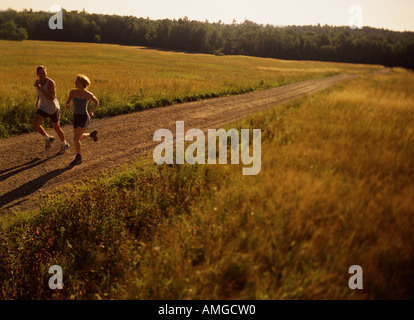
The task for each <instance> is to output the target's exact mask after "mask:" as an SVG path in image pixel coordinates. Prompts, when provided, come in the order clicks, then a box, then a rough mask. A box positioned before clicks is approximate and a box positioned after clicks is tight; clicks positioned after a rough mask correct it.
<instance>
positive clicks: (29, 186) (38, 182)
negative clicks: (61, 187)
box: [0, 158, 73, 208]
mask: <svg viewBox="0 0 414 320" xmlns="http://www.w3.org/2000/svg"><path fill="white" fill-rule="evenodd" d="M49 159H50V158H49ZM72 168H73V166H70V165H69V166H67V167H65V168H61V169H56V170H53V171H50V172H48V173H45V174H44V175H42V176H40V177H38V178H36V179H34V180H32V181H29V182H26V183H25V184H23V185H21V186H20V187H18V188H16V189H14V190H12V191H9V192H7V193H5V194H3V195H2V196H0V208H2V207H3V206H5V205H7V204H9V203H10V202H13V201H15V200H18V199H21V198H24V197H27V196H30V195H31V194H33V193H35V192H36V191H38V190H39V189H40V188H41V187H42V186H43V185H44V184H45V183H46V182H47V181H49V180H51V179H53V178H56V177H57V176H59V175H61V174H62V173H64V172H65V171H68V170H70V169H72ZM13 206H14V205H12V206H10V207H13Z"/></svg>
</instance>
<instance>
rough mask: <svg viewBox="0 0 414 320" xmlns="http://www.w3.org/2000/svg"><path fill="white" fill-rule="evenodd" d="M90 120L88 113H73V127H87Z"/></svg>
mask: <svg viewBox="0 0 414 320" xmlns="http://www.w3.org/2000/svg"><path fill="white" fill-rule="evenodd" d="M90 122H91V119H90V117H89V114H88V113H85V114H76V113H75V114H73V127H74V128H77V127H81V128H85V129H86V128H87V127H88V125H89V123H90Z"/></svg>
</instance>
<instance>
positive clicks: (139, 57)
mask: <svg viewBox="0 0 414 320" xmlns="http://www.w3.org/2000/svg"><path fill="white" fill-rule="evenodd" d="M0 50H1V53H2V54H1V56H0V63H1V65H2V68H1V70H0V138H1V137H8V136H11V135H16V134H21V133H25V132H30V131H32V130H33V128H32V125H31V121H32V117H33V113H34V112H35V111H36V110H35V106H34V104H35V102H36V91H35V88H34V87H33V83H34V81H35V80H36V78H37V76H36V68H37V66H38V65H40V64H43V65H46V67H47V68H48V75H49V77H51V78H52V79H53V80H55V82H56V87H57V98H58V100H59V103H60V105H61V107H62V120H61V123H62V124H69V123H71V122H72V110H67V109H66V108H65V107H64V106H65V104H66V99H67V96H68V94H69V92H70V90H71V89H72V88H73V87H74V81H75V79H76V75H77V74H79V73H82V74H86V75H87V76H88V77H89V78H90V79H91V81H92V85H91V87H90V90H91V91H92V92H93V93H94V94H95V95H96V96H97V98H98V99H99V100H100V104H101V106H100V108H99V109H98V110H97V112H96V117H97V118H102V117H108V116H114V115H117V114H122V113H129V112H134V111H140V110H144V109H149V108H155V107H159V106H165V105H170V104H173V103H179V102H186V101H193V100H198V99H207V98H212V97H218V96H224V95H232V94H239V93H245V92H249V91H253V90H261V89H266V88H270V87H277V86H280V85H284V84H288V83H292V82H296V81H301V80H305V79H312V78H318V77H325V76H330V75H334V74H338V73H345V72H346V73H348V72H350V73H365V72H371V71H373V70H376V69H378V66H366V65H355V64H343V63H327V62H309V61H283V60H275V59H264V58H254V57H246V56H214V55H205V54H186V53H179V52H168V51H157V50H150V49H147V48H143V47H127V46H119V45H108V44H90V43H68V42H47V41H22V42H16V41H4V40H1V41H0Z"/></svg>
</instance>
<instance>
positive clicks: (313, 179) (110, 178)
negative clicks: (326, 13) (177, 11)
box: [0, 53, 414, 299]
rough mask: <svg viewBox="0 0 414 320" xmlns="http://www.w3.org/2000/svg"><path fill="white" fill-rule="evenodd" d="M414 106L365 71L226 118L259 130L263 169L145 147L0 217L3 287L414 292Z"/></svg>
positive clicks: (49, 294) (223, 294)
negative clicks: (353, 282) (58, 269)
mask: <svg viewBox="0 0 414 320" xmlns="http://www.w3.org/2000/svg"><path fill="white" fill-rule="evenodd" d="M160 54H161V53H160ZM220 58H221V57H220ZM235 58H236V59H244V58H243V57H235ZM247 59H248V58H247ZM280 63H282V62H280ZM292 63H293V62H292ZM301 63H304V65H302V67H304V66H305V65H306V62H301ZM413 101H414V75H413V73H411V72H407V71H404V70H399V69H395V70H393V71H392V72H390V73H388V74H383V75H364V76H362V77H360V78H359V79H355V80H352V81H349V82H346V83H341V84H338V85H335V86H334V87H332V88H330V89H327V90H324V91H323V92H321V93H318V94H314V95H312V96H309V97H305V98H301V99H297V100H294V101H292V102H290V103H287V104H285V105H283V106H277V107H275V108H273V109H272V110H269V111H266V112H261V113H258V114H255V115H253V116H251V117H249V118H247V119H245V120H243V121H239V122H237V123H233V124H231V125H229V126H228V127H227V128H237V129H239V128H258V129H261V130H262V170H261V172H260V174H259V175H257V176H243V175H242V174H241V166H242V165H241V166H237V165H193V166H191V165H173V166H167V165H165V166H164V165H163V166H158V165H155V164H154V163H153V161H151V158H149V159H148V161H142V162H138V163H136V164H133V165H131V164H130V165H128V166H125V167H124V168H122V169H120V171H118V172H116V173H112V174H107V175H104V176H101V177H98V178H94V179H93V180H89V181H85V182H83V183H82V184H81V185H76V186H74V185H73V186H70V185H69V186H67V187H65V188H62V189H60V190H59V191H58V192H56V193H55V194H54V195H52V196H47V197H45V198H44V199H42V204H41V205H40V207H39V209H37V210H36V211H34V212H26V213H15V215H9V216H4V215H3V216H2V221H1V227H2V229H1V230H2V231H1V233H0V285H1V286H0V297H1V298H2V299H12V298H15V299H21V298H26V299H33V298H36V299H39V298H42V299H412V298H413V297H414V291H413V288H414V286H413V279H414V275H413V270H414V230H413V229H414V215H413V211H414V196H413V195H414V179H413V173H414V172H413V171H414V129H413V125H412V124H413V123H414V110H413V109H414V104H413ZM54 264H58V265H60V266H62V268H63V283H64V289H63V290H59V291H57V290H56V291H52V290H50V289H49V287H48V280H49V277H50V274H48V268H49V267H50V266H51V265H54ZM355 264H357V265H360V266H361V267H362V268H363V271H364V274H363V285H364V289H363V290H351V289H350V288H349V287H348V280H349V278H350V276H351V275H350V274H348V269H349V267H350V266H351V265H355Z"/></svg>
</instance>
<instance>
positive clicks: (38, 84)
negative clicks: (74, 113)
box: [33, 66, 69, 153]
mask: <svg viewBox="0 0 414 320" xmlns="http://www.w3.org/2000/svg"><path fill="white" fill-rule="evenodd" d="M36 73H37V76H38V77H39V79H37V80H36V81H35V83H34V86H35V88H36V89H37V101H36V108H37V111H36V113H35V114H34V116H33V127H34V128H35V129H36V131H37V132H39V133H40V134H41V135H42V136H43V137H44V138H45V143H46V145H45V148H46V150H48V149H49V148H50V145H51V144H52V142H53V141H54V140H55V138H54V137H52V136H49V135H48V134H47V133H46V131H45V129H44V128H43V127H42V125H41V123H42V122H43V120H45V118H47V117H49V118H50V119H51V121H52V127H53V129H55V131H56V133H57V134H58V136H59V138H60V140H61V141H62V145H61V148H60V151H59V152H60V153H64V152H65V151H66V150H67V149H68V148H69V143H67V142H66V138H65V134H64V132H63V131H62V129H61V128H60V106H59V102H58V101H57V99H56V86H55V82H54V81H53V80H52V79H50V78H48V77H47V71H46V67H45V66H39V67H37V70H36ZM39 100H40V105H39Z"/></svg>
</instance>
